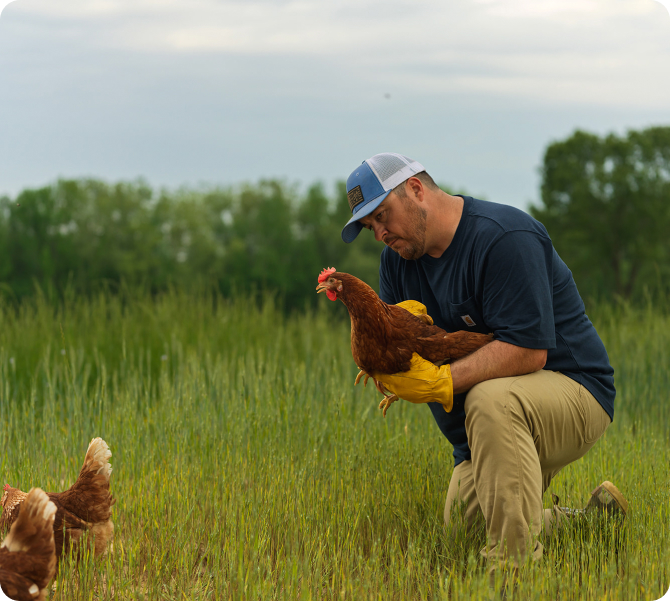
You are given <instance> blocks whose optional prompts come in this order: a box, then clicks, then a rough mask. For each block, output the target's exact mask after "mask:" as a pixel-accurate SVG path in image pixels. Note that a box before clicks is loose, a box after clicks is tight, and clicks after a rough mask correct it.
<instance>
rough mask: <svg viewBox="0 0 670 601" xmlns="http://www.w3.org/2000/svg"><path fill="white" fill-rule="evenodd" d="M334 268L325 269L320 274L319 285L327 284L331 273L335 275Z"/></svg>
mask: <svg viewBox="0 0 670 601" xmlns="http://www.w3.org/2000/svg"><path fill="white" fill-rule="evenodd" d="M335 271H336V270H335V268H334V267H324V269H323V271H322V272H321V273H320V274H319V283H321V282H325V281H326V280H327V279H328V276H329V275H330V274H331V273H335Z"/></svg>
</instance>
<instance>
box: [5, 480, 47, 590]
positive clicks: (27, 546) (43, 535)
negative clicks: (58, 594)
mask: <svg viewBox="0 0 670 601" xmlns="http://www.w3.org/2000/svg"><path fill="white" fill-rule="evenodd" d="M55 514H56V507H55V505H54V504H53V503H52V502H51V501H49V497H48V496H47V494H46V493H45V492H44V491H43V490H40V489H39V488H33V489H31V491H30V492H29V493H28V494H27V495H26V498H25V500H24V501H23V507H22V510H21V515H19V517H18V518H17V519H16V521H15V522H14V524H12V527H11V529H10V530H9V534H8V535H7V537H6V538H5V540H4V541H3V543H2V546H1V547H0V585H1V586H2V590H3V591H4V593H5V594H6V595H7V596H8V597H10V598H11V599H16V600H17V601H43V600H44V599H46V594H47V590H46V587H47V585H48V584H49V581H50V580H51V579H52V578H53V576H54V573H55V571H56V550H55V546H54V528H53V524H54V516H55Z"/></svg>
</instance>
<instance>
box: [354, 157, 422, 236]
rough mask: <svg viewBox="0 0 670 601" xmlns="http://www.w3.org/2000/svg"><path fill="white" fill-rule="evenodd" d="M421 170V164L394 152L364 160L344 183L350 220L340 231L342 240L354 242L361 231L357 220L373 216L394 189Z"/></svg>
mask: <svg viewBox="0 0 670 601" xmlns="http://www.w3.org/2000/svg"><path fill="white" fill-rule="evenodd" d="M421 171H425V169H424V167H423V165H422V164H421V163H417V162H416V161H415V160H413V159H408V158H407V157H406V156H404V155H402V154H396V153H395V152H382V153H381V154H376V155H375V156H373V157H372V158H369V159H367V160H366V161H363V163H362V164H361V166H360V167H358V168H357V169H355V170H354V171H353V172H352V174H351V175H350V176H349V179H348V180H347V198H348V199H349V207H350V208H351V212H352V213H353V217H352V218H351V219H350V220H349V222H348V223H347V225H345V226H344V229H343V230H342V240H344V241H345V242H353V241H354V240H355V239H356V236H358V234H359V233H360V231H361V230H362V229H363V225H362V224H361V223H360V221H359V219H362V218H363V217H366V216H367V215H369V214H370V213H372V211H374V210H375V209H376V208H377V207H378V206H379V205H380V204H381V203H382V201H383V200H384V199H385V198H386V197H387V196H388V194H389V192H390V191H391V190H393V188H395V187H396V186H399V185H400V184H402V183H403V182H404V181H406V180H408V179H409V178H410V177H412V176H413V175H416V174H417V173H420V172H421Z"/></svg>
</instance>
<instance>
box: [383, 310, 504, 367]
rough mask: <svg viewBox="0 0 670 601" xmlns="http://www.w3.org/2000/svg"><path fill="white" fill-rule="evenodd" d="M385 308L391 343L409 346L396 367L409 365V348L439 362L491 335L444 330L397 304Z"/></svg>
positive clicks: (467, 350) (459, 354)
mask: <svg viewBox="0 0 670 601" xmlns="http://www.w3.org/2000/svg"><path fill="white" fill-rule="evenodd" d="M389 309H390V310H391V316H392V321H393V327H392V329H391V332H392V335H393V337H394V341H395V345H396V346H397V347H398V348H402V349H405V348H407V349H410V353H409V357H408V358H407V357H405V356H404V354H403V358H404V361H405V363H404V365H406V367H405V369H401V370H398V371H407V370H408V369H409V361H410V360H411V357H412V353H413V352H416V353H418V354H419V355H420V356H421V357H423V358H424V359H427V360H428V361H431V362H433V363H436V364H438V365H440V364H442V363H447V362H450V361H455V360H456V359H461V358H462V357H465V356H466V355H469V354H471V353H473V352H474V351H476V350H477V349H479V348H481V347H482V346H484V345H485V344H488V343H489V342H491V340H492V339H493V337H492V335H491V334H479V333H477V332H466V331H462V330H458V331H456V332H447V331H445V330H443V329H442V328H440V327H438V326H436V325H432V324H429V323H427V322H426V321H425V320H423V319H421V318H420V317H417V316H416V315H413V314H412V313H410V312H409V311H407V310H405V309H402V308H401V307H397V306H390V307H389ZM385 373H396V372H385Z"/></svg>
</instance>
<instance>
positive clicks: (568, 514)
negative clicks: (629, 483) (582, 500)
mask: <svg viewBox="0 0 670 601" xmlns="http://www.w3.org/2000/svg"><path fill="white" fill-rule="evenodd" d="M551 497H552V499H553V501H554V507H553V508H552V509H550V510H549V509H547V510H545V528H546V530H547V532H548V533H551V532H553V530H554V528H555V526H556V524H560V523H561V522H564V521H565V520H566V519H574V518H576V517H585V516H586V515H587V514H591V513H594V512H598V513H602V514H605V515H607V516H609V517H614V516H616V515H620V516H621V517H622V518H625V517H626V515H627V514H628V501H626V499H625V498H624V496H623V495H622V494H621V491H620V490H619V489H618V488H617V487H616V486H614V484H612V483H611V482H610V481H609V480H605V482H603V483H602V484H601V485H600V486H597V487H596V488H595V489H594V490H593V491H592V492H591V498H590V499H589V502H588V503H587V504H586V507H584V509H572V508H571V507H560V505H559V504H560V500H559V498H558V497H557V496H556V495H555V494H553V493H552V495H551Z"/></svg>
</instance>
